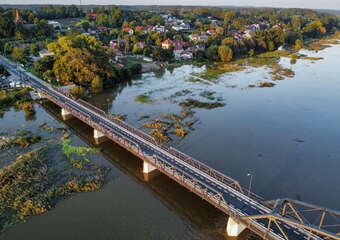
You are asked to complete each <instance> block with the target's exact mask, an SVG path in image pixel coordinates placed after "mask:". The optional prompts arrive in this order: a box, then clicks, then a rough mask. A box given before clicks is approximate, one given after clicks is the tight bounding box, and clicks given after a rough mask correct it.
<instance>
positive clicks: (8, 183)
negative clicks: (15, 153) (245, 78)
mask: <svg viewBox="0 0 340 240" xmlns="http://www.w3.org/2000/svg"><path fill="white" fill-rule="evenodd" d="M47 153H48V149H47V148H42V149H36V150H33V151H30V152H28V153H25V154H22V155H20V156H19V157H17V158H16V160H15V161H14V162H12V163H11V164H10V165H8V166H6V167H4V168H2V169H0V232H1V231H4V230H6V229H7V228H8V227H10V226H11V225H14V224H15V223H17V222H19V221H21V220H24V219H26V218H27V217H29V216H32V215H37V214H42V213H44V212H46V211H48V210H49V209H51V208H52V207H53V206H54V205H55V204H56V203H57V200H58V199H59V198H60V197H64V196H67V195H69V194H71V193H73V192H82V191H94V190H97V189H99V188H100V187H101V186H102V184H103V182H104V174H103V172H102V171H101V170H100V169H99V170H97V171H96V173H95V174H92V175H86V176H79V177H75V176H72V175H70V173H69V174H67V176H70V177H71V179H70V180H68V179H67V178H66V179H65V180H62V179H61V178H60V175H58V172H57V171H55V169H54V168H53V164H54V162H53V161H51V160H49V157H48V156H47ZM65 176H66V175H65ZM65 176H64V177H65Z"/></svg>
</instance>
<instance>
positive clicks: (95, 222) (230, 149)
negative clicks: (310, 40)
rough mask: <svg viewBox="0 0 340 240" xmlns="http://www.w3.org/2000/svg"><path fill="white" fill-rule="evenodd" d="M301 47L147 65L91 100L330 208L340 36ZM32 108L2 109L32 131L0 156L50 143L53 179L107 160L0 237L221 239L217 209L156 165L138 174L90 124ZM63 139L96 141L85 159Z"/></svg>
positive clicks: (268, 192) (137, 164) (5, 121)
mask: <svg viewBox="0 0 340 240" xmlns="http://www.w3.org/2000/svg"><path fill="white" fill-rule="evenodd" d="M300 53H301V54H305V55H307V56H308V57H309V59H297V60H292V59H291V58H288V57H281V58H279V60H278V62H275V64H273V62H270V64H266V65H263V64H262V65H261V64H260V65H259V66H254V64H251V63H247V62H243V63H242V67H240V68H239V69H238V71H231V72H228V73H222V72H221V71H218V70H216V69H215V70H211V69H209V68H207V67H206V66H193V65H184V66H180V67H176V68H173V69H171V70H165V71H163V72H157V73H146V74H143V75H142V76H141V77H140V78H139V79H135V80H132V81H131V82H130V83H128V84H126V85H123V86H118V87H117V88H115V89H111V90H108V91H106V92H105V93H103V94H101V95H97V96H94V97H92V98H91V99H90V100H89V101H90V102H91V103H93V104H94V105H96V106H98V107H99V108H102V109H103V110H105V111H106V112H108V113H110V114H112V115H114V116H116V117H119V118H121V119H123V120H125V121H126V122H127V123H129V124H131V125H133V126H135V127H139V128H141V129H142V130H143V131H146V132H148V133H150V134H152V135H153V136H154V137H155V138H157V139H158V140H159V141H161V142H163V143H164V144H168V145H171V146H175V147H177V148H179V149H180V150H181V151H183V152H185V153H187V154H189V155H192V156H193V157H195V158H197V159H198V160H200V161H202V162H204V163H206V164H208V165H210V166H212V167H214V168H216V169H217V170H219V171H221V172H223V173H225V174H226V175H229V176H231V177H233V178H235V179H237V180H239V181H240V183H241V184H242V185H244V186H245V187H247V186H248V182H249V178H247V173H251V174H252V175H253V177H254V178H253V190H254V191H255V192H256V193H258V194H259V195H261V196H263V197H264V198H265V199H268V200H269V199H276V198H284V197H291V198H297V199H300V200H303V201H307V202H311V203H315V204H318V205H322V206H326V207H330V208H334V209H338V210H339V209H340V205H339V201H338V199H339V198H340V187H339V183H340V174H339V169H340V162H339V159H340V144H339V141H338V139H339V138H340V128H339V127H338V125H339V119H340V111H339V107H338V105H339V92H340V78H339V76H340V68H339V66H340V60H339V59H340V45H334V46H332V47H330V48H326V49H324V50H322V51H318V52H315V51H307V50H302V51H301V52H300ZM277 66H279V67H277ZM34 108H35V115H34V117H31V118H27V117H26V118H25V114H24V112H22V111H19V110H15V109H14V108H10V109H8V111H7V112H5V113H4V114H3V116H2V118H1V119H0V126H1V130H0V132H1V133H2V134H3V135H4V134H6V135H8V136H14V135H15V134H17V132H18V130H20V131H29V132H30V133H32V134H35V135H39V136H40V137H41V140H40V141H38V142H37V143H34V144H32V145H31V146H29V147H24V148H22V147H13V148H11V149H10V150H8V151H7V150H2V151H1V154H2V157H1V159H3V160H2V161H1V162H0V167H5V166H8V165H10V164H11V161H13V160H14V159H15V157H16V156H17V155H18V154H21V152H27V151H29V150H30V149H29V148H32V149H33V148H38V147H41V146H51V148H52V149H50V152H49V155H48V159H50V161H52V165H53V166H54V173H55V174H56V176H59V177H60V179H64V180H65V179H69V174H71V173H72V174H73V175H72V176H82V175H84V171H86V174H87V175H91V174H95V173H96V171H97V170H98V169H105V177H104V178H105V181H104V183H103V186H102V188H101V189H100V190H97V191H95V189H93V190H94V191H86V192H83V193H72V194H70V195H66V196H64V197H63V198H61V199H58V201H57V202H56V203H55V205H54V206H53V207H52V208H51V209H49V210H48V211H46V213H44V214H42V215H39V216H34V217H30V218H26V220H25V221H19V222H18V223H16V224H15V225H14V226H10V227H8V229H7V230H6V231H5V232H3V233H1V234H0V236H1V239H6V240H12V239H13V240H14V239H23V238H25V239H84V240H86V239H224V229H225V225H226V216H224V215H223V214H221V213H220V212H219V211H217V210H216V209H214V208H213V207H211V206H210V205H208V204H207V203H205V202H204V201H202V200H200V199H199V198H198V197H196V196H194V195H193V194H191V193H190V192H188V191H186V190H185V189H183V188H182V187H180V186H178V185H177V184H175V183H174V182H172V181H171V180H169V179H168V178H167V177H165V176H163V175H156V176H153V177H152V178H151V179H149V180H146V179H144V176H143V175H142V173H141V168H142V164H141V161H139V160H138V159H136V158H135V157H133V156H132V155H131V154H129V153H128V152H126V151H124V150H123V149H121V148H119V147H118V146H116V145H115V144H113V143H110V142H105V143H103V144H101V145H99V146H96V145H95V144H94V142H93V140H92V132H91V129H90V128H89V127H88V126H86V125H85V124H83V123H81V122H80V121H78V120H76V119H70V120H67V121H66V122H65V121H63V120H62V119H61V117H60V112H59V111H60V109H58V108H57V107H56V106H55V105H53V104H51V103H46V102H45V103H36V104H35V105H34ZM18 126H20V129H18ZM63 138H65V139H66V138H67V139H70V140H72V141H71V144H72V145H74V146H82V147H91V148H96V149H97V151H95V152H90V153H89V154H88V158H89V161H90V163H89V166H88V167H85V170H84V169H78V168H77V166H78V167H79V165H77V162H76V164H75V166H76V167H74V164H73V165H72V161H70V159H67V156H65V154H63V153H62V146H61V143H62V142H63V140H65V139H63ZM70 163H71V164H70ZM73 163H74V161H73ZM84 164H85V166H86V163H84ZM72 166H73V167H72ZM70 169H72V170H71V171H70ZM70 172H71V173H70ZM61 182H62V180H61ZM248 237H249V235H248V234H247V233H245V234H244V235H243V236H242V237H241V239H248Z"/></svg>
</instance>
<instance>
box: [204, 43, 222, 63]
mask: <svg viewBox="0 0 340 240" xmlns="http://www.w3.org/2000/svg"><path fill="white" fill-rule="evenodd" d="M217 49H218V47H217V45H211V46H210V47H209V48H208V49H207V51H206V53H205V55H206V58H207V59H208V60H209V61H218V60H219V59H218V55H217Z"/></svg>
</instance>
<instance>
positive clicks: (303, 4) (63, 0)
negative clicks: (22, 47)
mask: <svg viewBox="0 0 340 240" xmlns="http://www.w3.org/2000/svg"><path fill="white" fill-rule="evenodd" d="M79 1H80V0H0V4H33V3H35V4H79ZM82 3H83V4H106V5H109V4H117V5H151V4H152V5H154V4H155V5H228V6H230V5H233V6H257V7H259V6H267V7H294V8H320V9H321V8H323V9H338V10H340V0H181V1H176V0H175V1H174V0H82Z"/></svg>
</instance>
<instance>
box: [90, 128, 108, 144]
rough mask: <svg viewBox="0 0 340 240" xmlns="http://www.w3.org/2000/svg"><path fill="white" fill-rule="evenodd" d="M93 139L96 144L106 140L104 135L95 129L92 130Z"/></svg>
mask: <svg viewBox="0 0 340 240" xmlns="http://www.w3.org/2000/svg"><path fill="white" fill-rule="evenodd" d="M93 138H94V141H95V143H96V144H100V143H102V142H104V141H105V140H106V136H105V135H104V133H102V132H100V131H98V130H97V129H93Z"/></svg>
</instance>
